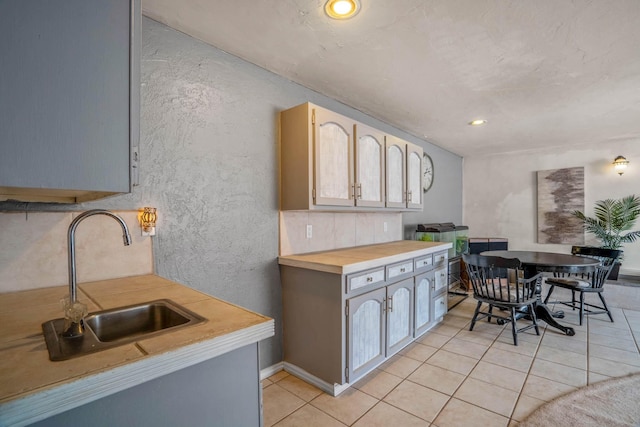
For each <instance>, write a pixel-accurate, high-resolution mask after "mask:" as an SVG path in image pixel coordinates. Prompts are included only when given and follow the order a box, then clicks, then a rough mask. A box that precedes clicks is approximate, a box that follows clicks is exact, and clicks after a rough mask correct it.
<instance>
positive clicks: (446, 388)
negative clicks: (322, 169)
mask: <svg viewBox="0 0 640 427" xmlns="http://www.w3.org/2000/svg"><path fill="white" fill-rule="evenodd" d="M637 290H638V292H640V289H637ZM556 293H558V291H556V292H555V293H554V297H555V296H556ZM560 295H561V294H560ZM475 305H476V301H475V300H474V299H473V297H471V296H470V297H469V298H467V299H466V300H465V301H463V302H462V303H461V304H459V305H458V306H456V307H455V308H453V309H452V310H451V311H450V312H449V313H448V314H447V315H446V316H445V318H444V321H443V322H442V323H441V324H439V325H437V326H436V327H435V328H433V329H432V330H430V331H429V332H427V333H426V334H425V335H423V336H422V337H420V338H419V339H418V340H416V341H415V342H414V343H412V344H411V345H409V346H408V347H406V348H405V349H403V350H402V351H401V352H400V353H399V354H397V355H395V356H393V357H392V358H391V359H390V360H388V361H387V362H385V363H384V364H383V365H382V366H380V367H379V368H378V369H376V370H375V371H373V372H371V373H370V374H369V375H367V376H366V377H365V378H363V379H361V380H360V381H358V382H357V383H356V384H354V385H353V386H352V387H350V388H349V389H347V390H346V391H345V392H344V393H342V394H341V395H340V396H338V397H332V396H329V395H328V394H326V393H324V392H322V391H321V390H319V389H317V388H316V387H314V386H312V385H309V384H307V383H305V382H304V381H302V380H300V379H298V378H296V377H294V376H292V375H289V374H288V373H286V372H284V371H281V372H279V373H277V374H275V375H273V376H271V377H270V378H268V379H265V380H264V381H263V405H264V408H263V409H264V425H265V427H270V426H278V427H281V426H305V427H313V426H323V427H325V426H327V427H332V426H358V427H361V426H367V427H369V426H372V427H376V426H393V427H404V426H437V427H449V426H468V425H482V426H517V425H518V423H519V421H521V420H523V419H524V418H525V417H526V416H527V415H528V414H529V413H531V412H532V411H533V410H534V409H535V408H537V407H538V406H540V405H541V404H543V403H544V402H547V401H550V400H552V399H554V398H555V397H557V396H559V395H562V394H564V393H567V392H570V391H572V390H574V389H575V388H577V387H581V386H584V385H587V384H592V383H595V382H598V381H602V380H604V379H607V378H610V377H616V376H623V375H627V374H629V373H632V372H640V353H639V350H638V344H639V343H640V309H638V310H629V309H623V308H619V307H617V308H616V307H613V308H612V312H613V316H614V320H615V323H611V322H609V319H608V318H607V317H606V315H596V316H591V317H590V316H587V317H586V321H585V322H584V324H583V325H582V326H579V325H578V323H579V322H578V315H577V312H573V311H571V309H566V307H565V308H564V309H565V313H566V317H565V318H564V319H561V320H560V321H561V322H562V323H563V324H566V325H569V326H573V327H574V328H575V329H576V335H575V336H573V337H569V336H566V335H564V334H562V333H561V332H559V331H557V330H555V329H553V328H547V327H546V324H544V323H542V322H541V330H540V336H536V335H535V332H534V331H532V330H531V331H527V332H524V333H520V334H518V338H519V343H518V344H519V345H518V346H517V347H516V346H514V345H513V341H512V337H511V329H510V327H505V326H498V325H496V324H495V322H492V323H487V322H486V321H480V322H478V323H477V324H476V327H475V328H474V330H473V331H472V332H470V331H469V330H468V329H469V322H470V320H471V317H472V315H473V310H474V309H475Z"/></svg>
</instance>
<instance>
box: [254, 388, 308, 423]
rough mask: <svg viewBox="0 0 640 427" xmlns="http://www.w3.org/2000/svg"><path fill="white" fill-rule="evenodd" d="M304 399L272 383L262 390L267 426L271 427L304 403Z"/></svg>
mask: <svg viewBox="0 0 640 427" xmlns="http://www.w3.org/2000/svg"><path fill="white" fill-rule="evenodd" d="M304 404H305V402H304V400H302V399H300V398H298V397H296V396H294V395H293V394H292V393H289V392H288V391H287V390H285V389H283V388H282V387H280V386H278V385H277V384H272V385H270V386H268V387H266V388H265V389H264V390H263V391H262V405H263V406H262V408H263V409H262V411H263V417H264V425H265V427H269V426H272V425H274V424H275V423H277V422H278V421H280V420H281V419H283V418H284V417H286V416H287V415H289V414H291V413H293V412H294V411H295V410H296V409H298V408H300V407H301V406H302V405H304Z"/></svg>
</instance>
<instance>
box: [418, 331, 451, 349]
mask: <svg viewBox="0 0 640 427" xmlns="http://www.w3.org/2000/svg"><path fill="white" fill-rule="evenodd" d="M450 339H451V337H450V336H448V335H442V334H438V333H436V332H432V331H429V332H427V333H426V334H424V335H423V336H422V337H420V338H418V342H419V343H420V344H425V345H428V346H430V347H435V348H440V347H442V346H443V345H445V343H446V342H447V341H449V340H450Z"/></svg>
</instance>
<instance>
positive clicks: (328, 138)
mask: <svg viewBox="0 0 640 427" xmlns="http://www.w3.org/2000/svg"><path fill="white" fill-rule="evenodd" d="M312 120H313V127H314V133H313V134H314V154H315V155H314V159H315V164H314V166H315V167H314V194H315V197H314V203H315V204H316V205H330V206H353V205H354V200H353V193H354V185H353V139H352V138H353V125H354V122H353V121H351V120H349V119H347V118H346V117H344V116H341V115H339V114H336V113H333V112H331V111H327V110H324V109H321V108H315V109H314V113H313V119H312Z"/></svg>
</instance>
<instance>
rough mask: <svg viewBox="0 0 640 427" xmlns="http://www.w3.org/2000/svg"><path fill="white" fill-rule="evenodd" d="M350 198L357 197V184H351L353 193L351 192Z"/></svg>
mask: <svg viewBox="0 0 640 427" xmlns="http://www.w3.org/2000/svg"><path fill="white" fill-rule="evenodd" d="M349 198H350V199H355V198H356V185H355V184H351V194H349Z"/></svg>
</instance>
